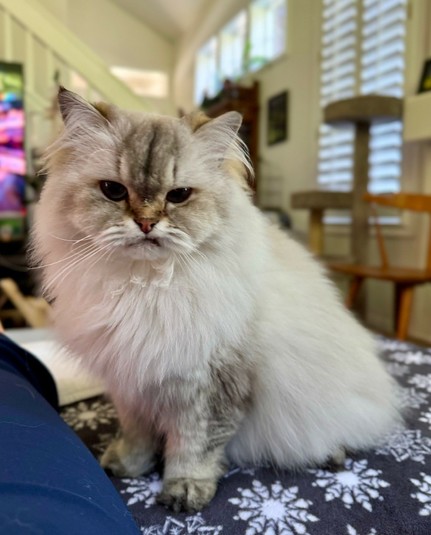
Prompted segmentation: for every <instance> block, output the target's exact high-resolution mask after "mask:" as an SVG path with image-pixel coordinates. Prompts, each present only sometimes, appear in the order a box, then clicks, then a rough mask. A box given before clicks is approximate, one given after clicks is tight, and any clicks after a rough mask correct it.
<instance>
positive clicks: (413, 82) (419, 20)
mask: <svg viewBox="0 0 431 535" xmlns="http://www.w3.org/2000/svg"><path fill="white" fill-rule="evenodd" d="M247 3H248V2H247V1H246V0H232V1H231V2H229V3H227V2H219V1H214V2H213V5H212V6H210V7H209V9H208V11H207V12H206V13H205V16H203V18H202V20H201V21H199V24H197V25H196V27H195V28H194V29H193V31H191V32H189V34H187V35H185V36H184V38H183V39H182V41H181V43H180V45H179V47H178V56H177V62H176V66H175V71H174V84H175V93H174V98H175V101H176V103H177V105H178V106H181V107H183V108H184V109H186V110H190V109H192V108H193V78H194V56H195V53H196V51H197V50H198V48H199V47H200V46H201V45H202V44H203V43H204V42H205V41H206V39H208V37H210V36H211V35H213V34H214V33H215V32H217V31H218V30H219V29H220V28H221V27H222V26H223V24H224V23H226V22H228V20H229V19H230V18H232V16H233V15H235V14H236V13H237V12H238V11H239V10H240V9H241V8H242V7H243V6H245V5H247ZM430 4H431V3H430V2H429V1H428V0H411V5H410V8H411V9H410V17H409V22H408V42H407V58H406V61H407V72H406V94H408V95H409V94H414V93H415V92H416V88H417V84H418V80H419V76H420V72H421V68H422V64H423V61H424V59H425V58H426V57H431V5H430ZM319 25H320V1H319V0H288V29H287V31H288V45H287V54H286V55H285V56H284V57H283V58H281V59H279V60H278V61H276V62H275V63H273V64H271V65H269V66H267V67H265V68H264V69H262V70H261V71H259V72H258V73H255V74H254V75H253V76H251V77H250V78H249V80H251V79H253V80H258V81H259V82H260V91H261V94H260V107H261V111H260V156H261V159H262V162H265V163H263V164H261V166H260V179H261V182H262V187H263V189H264V190H265V189H267V187H268V186H269V185H274V182H275V183H276V184H275V187H277V184H278V183H280V194H279V195H278V197H279V198H280V199H281V200H280V203H279V204H280V205H281V206H282V207H284V208H286V209H288V210H289V211H290V214H291V215H292V216H293V221H294V225H295V228H296V230H298V231H299V233H300V234H304V233H305V232H306V230H307V219H308V214H307V213H306V212H303V211H291V210H290V194H291V193H292V192H294V191H299V190H307V189H311V188H314V187H316V172H315V170H316V154H317V127H318V123H319V120H320V110H319V105H318V88H319V69H318V64H319V60H320V58H319V52H320V43H319V39H320V35H319ZM245 81H247V79H245ZM285 89H287V90H288V91H289V95H290V111H289V139H288V140H287V141H286V142H283V143H280V144H278V145H275V146H272V147H268V146H267V144H266V119H267V113H266V105H267V100H268V98H269V97H271V96H273V95H275V94H277V93H278V92H280V91H283V90H285ZM404 152H405V154H404V176H403V181H402V186H401V187H402V190H404V191H419V192H424V193H429V194H431V142H430V143H428V144H422V145H421V146H417V145H409V146H406V148H405V151H404ZM267 193H268V192H267ZM265 197H266V198H268V199H270V198H271V196H268V195H267V194H266V195H264V198H263V199H262V200H263V202H265ZM427 223H428V222H426V221H424V220H423V219H422V220H421V219H420V218H418V217H414V216H410V215H408V216H406V217H405V218H403V220H402V223H401V225H400V226H399V227H398V228H396V229H388V230H387V229H385V234H386V235H387V238H388V243H387V245H388V252H389V256H390V258H391V260H392V261H393V263H394V264H400V265H402V264H405V265H406V264H407V265H408V264H410V265H412V264H413V265H415V264H416V265H417V266H418V267H420V266H421V265H423V261H424V256H425V250H426V235H427V231H428V227H427ZM326 238H327V239H326V245H327V252H328V254H330V255H331V254H335V255H340V254H346V253H347V252H348V250H349V241H348V230H347V229H346V228H340V227H336V228H330V229H329V230H328V232H327V236H326ZM370 256H371V258H372V259H373V260H375V261H376V260H377V248H376V244H375V241H374V240H371V243H370ZM366 314H367V321H368V323H370V324H371V325H374V326H375V327H378V328H381V329H385V330H390V329H391V327H392V315H393V294H392V287H391V285H390V284H388V283H381V282H374V281H371V282H370V283H369V284H368V287H367V313H366ZM430 318H431V285H429V286H427V287H423V288H419V289H418V290H417V292H416V299H415V303H414V310H413V317H412V321H411V328H410V334H411V336H413V337H416V338H419V339H422V340H427V341H428V342H430V343H431V328H430Z"/></svg>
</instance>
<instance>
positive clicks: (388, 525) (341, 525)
mask: <svg viewBox="0 0 431 535" xmlns="http://www.w3.org/2000/svg"><path fill="white" fill-rule="evenodd" d="M380 345H381V353H382V358H383V359H384V362H385V364H386V366H387V368H388V370H389V372H390V373H391V374H392V375H393V376H395V378H396V379H397V380H398V382H399V383H400V385H401V394H402V399H403V404H404V405H405V406H406V407H407V409H408V411H407V418H406V426H405V428H402V429H398V430H396V431H395V433H393V434H392V435H391V436H388V437H387V439H386V442H385V443H384V445H382V446H381V447H379V448H377V449H376V450H374V451H371V452H367V453H363V454H356V455H354V456H352V457H351V458H348V459H347V461H346V464H345V470H344V471H341V472H338V473H333V472H329V471H326V470H323V469H313V470H312V469H310V470H307V471H305V472H303V473H293V472H290V471H282V470H279V471H275V470H273V469H271V468H262V467H260V468H259V467H250V468H248V469H239V468H236V467H232V468H231V470H230V471H229V472H228V473H227V474H226V475H225V476H224V478H223V479H222V480H221V481H220V485H219V489H218V492H217V494H216V496H215V498H214V499H213V501H212V502H211V504H210V506H209V507H207V508H206V509H204V510H203V511H202V512H201V513H199V514H195V515H190V514H186V513H183V514H173V513H172V512H171V511H169V510H167V509H165V508H164V507H162V506H160V505H157V504H156V500H155V497H156V495H157V493H158V492H159V491H160V489H161V476H160V473H159V472H154V473H153V474H151V475H149V476H146V477H140V478H136V479H131V478H125V479H117V478H112V481H113V483H114V485H115V486H116V488H117V489H118V491H119V493H120V495H121V496H122V497H123V499H124V501H125V502H126V504H127V506H128V507H129V509H130V511H131V512H132V514H133V516H134V518H135V520H136V522H137V523H138V525H139V527H140V528H141V531H142V533H143V534H145V535H150V534H151V535H162V534H163V535H174V534H175V535H186V534H196V535H198V534H214V535H216V534H247V535H259V534H262V533H266V534H274V535H275V534H282V535H291V534H292V535H299V534H301V535H307V534H309V535H431V404H430V401H431V349H424V348H420V347H417V346H413V345H411V344H405V343H401V342H397V341H393V340H389V339H380ZM62 416H63V417H64V419H65V420H66V422H67V423H68V424H69V425H71V426H72V427H73V428H74V429H75V431H76V432H77V433H78V434H79V435H80V437H81V438H82V440H83V441H84V442H85V443H86V444H87V445H88V447H89V448H90V449H91V450H92V451H93V452H94V454H95V455H97V456H99V455H100V453H101V452H102V451H103V450H104V449H105V447H106V445H107V444H108V443H109V441H110V440H111V438H112V437H113V435H114V434H115V432H116V429H117V421H116V415H115V410H114V408H113V406H112V405H111V403H110V402H108V401H106V400H105V399H103V398H102V397H98V398H93V399H91V400H87V401H82V402H80V403H77V404H74V405H69V406H67V407H65V408H64V410H63V413H62Z"/></svg>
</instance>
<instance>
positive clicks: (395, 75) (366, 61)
mask: <svg viewBox="0 0 431 535" xmlns="http://www.w3.org/2000/svg"><path fill="white" fill-rule="evenodd" d="M406 18H407V14H406V0H362V1H359V0H344V1H342V2H340V1H339V0H323V1H322V60H321V90H320V104H321V106H322V107H323V106H325V105H326V104H328V103H329V102H333V101H335V100H339V99H343V98H348V97H352V96H354V95H358V94H362V95H365V94H371V93H374V94H380V95H390V96H396V97H402V96H403V89H404V49H405V25H406ZM353 135H354V133H353V128H350V127H349V128H343V129H340V128H332V127H329V126H327V125H321V127H320V135H319V164H318V181H319V184H320V185H321V186H322V187H324V188H327V189H337V190H347V189H350V187H351V182H352V167H353ZM401 148H402V124H401V122H399V121H393V122H390V123H386V124H376V125H373V126H372V127H371V139H370V161H369V164H370V188H369V189H370V190H371V191H373V192H376V193H377V192H383V191H386V192H389V191H397V190H399V185H400V177H401Z"/></svg>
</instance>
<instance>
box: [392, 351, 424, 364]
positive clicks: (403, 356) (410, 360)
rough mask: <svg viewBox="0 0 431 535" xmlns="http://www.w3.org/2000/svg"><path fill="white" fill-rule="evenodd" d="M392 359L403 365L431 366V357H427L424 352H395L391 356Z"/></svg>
mask: <svg viewBox="0 0 431 535" xmlns="http://www.w3.org/2000/svg"><path fill="white" fill-rule="evenodd" d="M390 358H391V359H392V360H396V361H397V362H402V363H403V364H418V365H420V364H431V355H427V354H426V353H424V352H423V351H407V352H405V353H398V352H395V353H392V354H391V355H390Z"/></svg>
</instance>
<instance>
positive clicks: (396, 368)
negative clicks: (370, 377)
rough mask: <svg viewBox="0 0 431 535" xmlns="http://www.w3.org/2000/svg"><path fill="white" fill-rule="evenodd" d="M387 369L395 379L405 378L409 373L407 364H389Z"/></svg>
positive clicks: (386, 366)
mask: <svg viewBox="0 0 431 535" xmlns="http://www.w3.org/2000/svg"><path fill="white" fill-rule="evenodd" d="M385 368H386V369H387V370H388V372H389V373H390V374H391V375H393V376H394V377H403V375H406V374H407V373H408V371H409V367H408V366H406V365H405V364H399V363H398V362H387V363H386V364H385Z"/></svg>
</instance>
